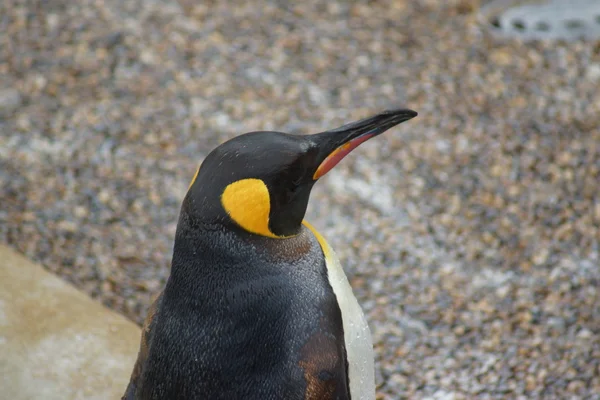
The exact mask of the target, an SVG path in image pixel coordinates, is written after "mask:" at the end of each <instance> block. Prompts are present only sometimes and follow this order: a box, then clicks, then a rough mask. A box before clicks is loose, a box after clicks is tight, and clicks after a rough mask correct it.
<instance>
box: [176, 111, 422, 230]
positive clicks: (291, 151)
mask: <svg viewBox="0 0 600 400" xmlns="http://www.w3.org/2000/svg"><path fill="white" fill-rule="evenodd" d="M416 115H417V113H416V112H415V111H412V110H408V109H399V110H393V111H385V112H383V113H381V114H378V115H375V116H373V117H370V118H366V119H363V120H360V121H357V122H353V123H350V124H347V125H344V126H342V127H339V128H337V129H333V130H329V131H325V132H321V133H317V134H314V135H291V134H287V133H283V132H265V131H261V132H250V133H246V134H243V135H240V136H237V137H235V138H233V139H231V140H229V141H227V142H225V143H223V144H221V145H220V146H218V147H217V148H216V149H214V150H213V151H212V152H211V153H210V154H209V155H208V156H207V157H206V159H205V160H204V162H203V163H202V165H201V166H200V168H199V169H198V171H197V172H196V176H195V177H194V179H193V180H192V182H191V184H190V187H189V190H188V194H187V196H186V199H185V201H184V208H186V212H187V214H188V216H189V217H191V218H193V219H195V220H198V221H201V222H205V223H209V224H219V225H224V226H226V227H228V228H229V229H235V230H237V231H243V232H246V233H250V234H253V235H259V236H264V237H270V238H280V239H283V238H287V237H291V236H295V235H296V234H298V233H299V231H300V229H301V226H302V220H303V218H304V214H305V212H306V207H307V205H308V199H309V196H310V192H311V189H312V187H313V185H314V184H315V182H316V181H317V180H318V179H319V178H321V177H322V176H323V175H325V174H326V173H327V172H329V171H330V170H331V169H332V168H333V167H334V166H335V165H336V164H337V163H338V162H340V161H341V160H342V159H343V158H344V157H345V156H346V155H347V154H348V153H350V152H351V151H352V150H353V149H355V148H356V147H357V146H358V145H360V144H361V143H363V142H365V141H366V140H368V139H370V138H372V137H374V136H377V135H379V134H381V133H383V132H385V131H386V130H388V129H389V128H391V127H393V126H395V125H397V124H399V123H401V122H404V121H408V120H409V119H412V118H414V117H415V116H416Z"/></svg>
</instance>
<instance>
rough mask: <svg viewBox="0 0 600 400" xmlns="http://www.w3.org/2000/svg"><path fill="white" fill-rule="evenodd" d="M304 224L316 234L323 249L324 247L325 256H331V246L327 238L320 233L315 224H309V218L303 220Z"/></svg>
mask: <svg viewBox="0 0 600 400" xmlns="http://www.w3.org/2000/svg"><path fill="white" fill-rule="evenodd" d="M302 224H303V225H304V226H305V227H307V228H308V229H310V231H311V232H312V233H313V235H315V237H316V238H317V241H318V242H319V244H320V245H321V249H323V255H324V256H325V258H326V259H327V258H329V257H331V247H329V243H327V240H325V238H324V237H323V236H322V235H321V234H320V233H319V231H317V230H316V229H315V227H314V226H312V225H311V224H309V223H308V221H307V220H303V221H302Z"/></svg>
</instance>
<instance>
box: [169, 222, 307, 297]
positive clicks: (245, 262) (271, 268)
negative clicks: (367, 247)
mask: <svg viewBox="0 0 600 400" xmlns="http://www.w3.org/2000/svg"><path fill="white" fill-rule="evenodd" d="M311 238H312V235H311V233H310V231H309V230H308V229H306V228H304V227H302V228H301V230H300V232H299V234H298V235H296V236H294V237H291V238H286V239H273V238H268V237H262V236H259V235H252V234H249V233H246V232H243V231H241V230H231V229H228V227H227V226H225V225H222V224H220V223H207V222H206V221H202V220H197V219H195V218H193V217H192V216H190V215H189V214H188V213H187V212H186V211H185V210H182V212H181V215H180V218H179V223H178V225H177V232H176V235H175V245H174V251H173V260H172V267H171V275H170V277H169V281H172V282H171V283H172V286H173V287H176V288H177V291H182V292H187V294H188V295H189V294H191V293H193V297H197V296H202V290H201V289H202V287H205V286H204V285H205V283H206V282H208V281H211V282H213V283H215V282H217V284H220V285H223V286H227V285H230V284H234V283H235V280H236V279H240V280H247V279H251V278H258V277H260V276H263V275H270V274H276V273H278V272H279V271H280V269H281V268H293V266H294V265H295V264H296V263H297V262H298V261H299V260H300V259H302V257H304V256H305V255H306V254H307V253H309V252H311V251H314V246H315V243H317V242H316V240H313V239H311ZM317 246H318V243H317ZM168 286H169V285H168ZM206 293H210V290H209V291H207V292H206Z"/></svg>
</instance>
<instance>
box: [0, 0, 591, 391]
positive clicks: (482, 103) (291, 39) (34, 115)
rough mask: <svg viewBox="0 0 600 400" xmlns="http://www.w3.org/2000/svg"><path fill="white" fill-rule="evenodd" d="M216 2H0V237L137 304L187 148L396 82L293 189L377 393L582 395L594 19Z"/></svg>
mask: <svg viewBox="0 0 600 400" xmlns="http://www.w3.org/2000/svg"><path fill="white" fill-rule="evenodd" d="M194 3H197V4H200V3H202V4H203V5H194ZM224 3H225V2H217V1H211V2H199V1H198V2H195V1H192V0H189V1H184V0H181V3H180V4H178V3H169V2H167V1H158V0H157V1H150V0H104V1H98V0H96V1H92V0H85V1H84V0H80V1H77V2H74V1H69V0H44V1H43V0H27V1H15V0H4V1H2V2H1V3H0V32H1V33H0V204H1V207H0V242H4V243H8V244H9V245H11V246H12V247H14V248H16V249H17V250H19V251H21V252H23V253H25V254H26V255H28V256H29V257H31V258H32V259H34V260H37V261H39V262H41V263H43V265H45V266H46V268H48V269H49V270H51V271H54V272H56V273H57V274H59V275H60V276H61V277H63V278H65V279H67V280H68V281H70V282H72V283H74V284H75V285H76V286H77V287H79V288H81V289H82V290H84V291H86V292H87V293H89V294H90V295H92V296H93V297H95V298H97V299H99V300H101V301H102V302H103V303H104V304H106V305H107V306H109V307H111V308H113V309H115V310H118V311H119V312H122V313H123V314H125V315H126V316H128V317H130V318H132V319H133V320H135V321H137V322H138V323H139V322H140V321H141V320H142V318H143V316H144V314H145V310H146V308H147V306H148V304H149V298H150V296H151V295H152V294H153V293H155V292H156V291H158V290H159V289H160V288H161V286H162V285H163V284H164V282H165V279H166V277H167V274H168V270H169V260H170V256H171V248H172V241H173V236H174V231H175V223H176V219H177V214H178V209H179V205H180V202H181V200H182V198H183V196H184V194H185V190H186V188H187V184H188V182H189V180H190V179H191V177H192V175H193V174H194V172H195V169H196V167H197V165H198V164H199V162H200V161H201V160H202V159H203V157H204V156H205V155H206V154H207V152H208V151H209V150H210V149H212V148H213V147H214V146H215V145H217V144H218V143H220V142H222V141H223V140H225V139H227V138H230V137H232V136H234V135H237V134H239V133H242V132H245V131H250V130H259V129H278V130H284V131H291V132H298V133H310V132H317V131H321V130H325V129H328V128H333V127H336V126H338V125H341V124H343V123H345V122H349V121H351V120H355V119H358V118H361V117H364V116H367V115H369V114H371V113H374V112H377V111H380V110H382V109H386V108H391V107H395V106H408V107H410V108H413V109H415V110H417V111H419V113H420V115H419V117H418V118H416V119H415V120H412V121H411V122H408V123H406V124H403V125H402V126H401V127H399V128H396V129H394V130H392V131H391V132H389V133H388V134H386V136H385V137H382V138H379V139H377V140H375V141H371V142H368V143H366V144H365V145H363V146H362V147H361V149H360V150H357V151H356V152H355V154H354V155H353V156H351V157H349V159H347V160H345V161H344V162H343V163H342V164H341V165H340V166H339V167H338V168H336V170H334V171H332V172H331V173H330V174H329V176H328V177H327V178H325V179H324V181H323V182H321V183H320V184H319V185H318V186H317V187H316V188H315V191H314V194H313V197H312V201H311V206H310V208H309V220H312V221H314V223H315V225H316V226H317V227H319V228H320V230H321V231H322V232H323V233H324V235H325V236H326V237H328V239H329V241H330V242H331V244H332V245H333V247H334V248H335V249H336V250H337V251H338V253H339V254H340V257H341V258H342V261H343V262H344V263H345V266H347V272H348V275H349V277H350V278H351V282H352V284H353V286H354V287H355V292H356V294H357V297H358V298H359V301H360V302H361V303H362V305H363V308H364V309H365V311H366V312H367V314H368V318H369V320H370V324H371V327H372V331H373V334H374V340H375V346H376V353H377V364H376V367H377V372H376V377H377V383H378V399H398V398H415V399H426V398H428V399H444V400H450V399H472V398H479V399H500V398H511V399H537V398H544V399H566V398H569V399H600V394H599V393H600V288H599V283H600V267H599V264H600V254H599V252H600V239H599V238H600V228H599V226H600V183H599V182H600V128H599V123H598V115H600V95H599V93H600V89H599V87H600V42H583V41H580V42H573V43H563V42H548V43H529V44H525V43H521V42H518V41H515V40H512V39H511V40H508V39H499V38H494V37H492V36H491V35H490V34H489V33H488V32H487V27H486V26H485V24H483V23H482V22H480V21H479V20H478V19H477V18H476V15H477V11H478V7H477V2H476V1H467V0H460V1H457V0H453V1H434V0H427V1H418V2H417V1H408V0H404V1H403V0H389V1H378V0H374V1H370V2H369V3H368V6H367V5H360V4H358V2H356V3H349V2H344V1H339V2H335V1H323V2H316V1H310V2H304V4H302V5H296V6H293V7H292V6H286V5H284V4H286V3H285V2H278V1H275V0H273V1H268V2H261V1H258V0H250V1H246V2H244V5H243V6H239V7H237V8H235V9H233V8H231V7H227V6H225V5H224ZM240 4H241V2H240ZM350 4H354V5H350ZM365 4H366V3H365Z"/></svg>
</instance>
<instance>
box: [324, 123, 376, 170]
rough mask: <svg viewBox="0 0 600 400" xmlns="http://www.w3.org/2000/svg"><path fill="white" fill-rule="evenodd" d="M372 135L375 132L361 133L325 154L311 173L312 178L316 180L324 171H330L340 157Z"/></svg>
mask: <svg viewBox="0 0 600 400" xmlns="http://www.w3.org/2000/svg"><path fill="white" fill-rule="evenodd" d="M373 136H375V134H368V133H367V134H364V135H361V136H359V137H357V138H354V139H352V140H350V141H348V142H346V143H344V144H343V145H341V146H340V147H338V148H337V149H335V150H334V151H332V152H331V153H330V154H329V155H328V156H327V158H325V160H323V162H322V163H321V165H319V168H317V170H316V171H315V174H314V175H313V180H315V181H316V180H317V179H319V178H320V177H322V176H323V175H325V174H326V173H328V172H329V171H331V169H332V168H333V167H335V166H336V165H337V163H339V162H340V161H342V159H343V158H344V157H346V156H347V155H348V154H349V153H350V152H351V151H352V150H354V149H355V148H357V147H358V146H359V145H360V144H361V143H364V142H366V141H367V140H369V139H370V138H372V137H373Z"/></svg>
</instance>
